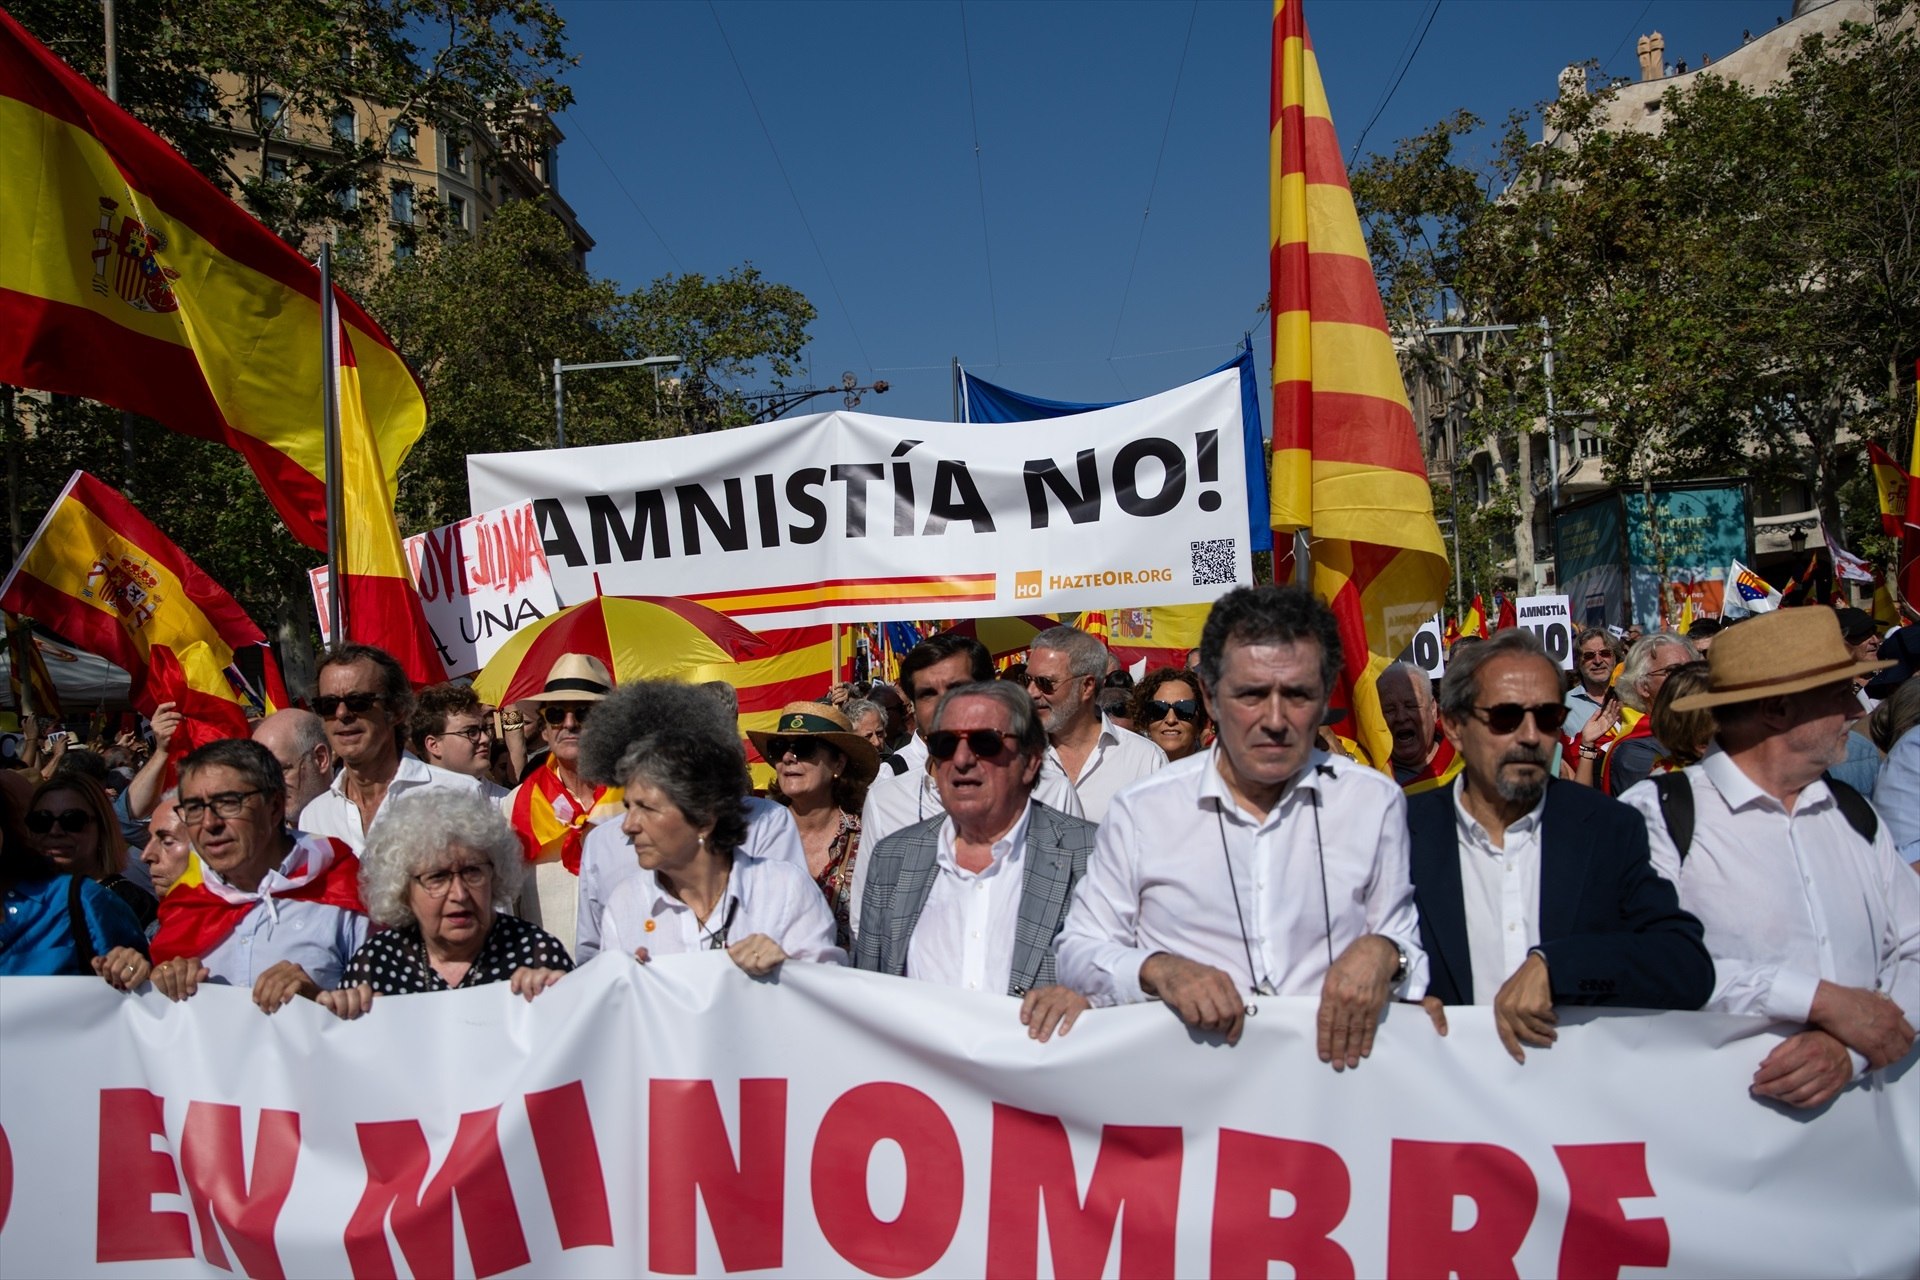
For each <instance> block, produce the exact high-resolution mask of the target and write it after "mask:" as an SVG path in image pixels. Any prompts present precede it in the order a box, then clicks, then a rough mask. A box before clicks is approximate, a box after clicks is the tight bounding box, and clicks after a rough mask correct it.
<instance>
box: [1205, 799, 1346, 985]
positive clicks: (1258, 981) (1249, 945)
mask: <svg viewBox="0 0 1920 1280" xmlns="http://www.w3.org/2000/svg"><path fill="white" fill-rule="evenodd" d="M1315 772H1317V773H1321V774H1324V775H1326V776H1327V777H1329V778H1331V777H1332V776H1333V770H1332V769H1330V768H1328V767H1327V766H1326V765H1320V766H1319V767H1318V768H1317V769H1316V770H1315ZM1308 795H1309V798H1310V799H1311V801H1312V804H1313V850H1314V853H1315V855H1316V858H1317V860H1318V862H1319V866H1320V919H1321V922H1322V923H1323V924H1324V925H1325V927H1326V944H1327V968H1329V969H1331V968H1333V899H1332V896H1331V894H1330V893H1329V891H1328V889H1327V844H1326V840H1325V838H1324V837H1323V836H1322V835H1321V832H1320V789H1319V788H1318V787H1315V788H1314V789H1313V790H1312V791H1311V792H1309V793H1308ZM1213 821H1214V825H1215V827H1216V828H1217V829H1218V830H1219V832H1220V857H1221V859H1222V861H1224V862H1225V863H1226V865H1227V887H1228V888H1230V889H1231V890H1232V891H1233V918H1234V919H1235V920H1236V921H1237V922H1238V923H1239V925H1240V948H1241V950H1242V951H1244V952H1245V953H1246V956H1247V976H1248V977H1249V978H1250V979H1252V980H1253V982H1254V988H1253V991H1254V994H1255V995H1271V994H1273V992H1274V987H1273V981H1272V979H1270V978H1262V977H1260V970H1259V969H1258V968H1256V967H1255V966H1254V963H1253V940H1252V938H1251V937H1249V936H1248V934H1247V916H1246V912H1245V911H1244V910H1242V909H1241V906H1240V882H1239V881H1238V880H1236V879H1235V878H1234V874H1233V857H1232V855H1231V854H1230V853H1229V852H1228V851H1227V821H1226V819H1225V818H1224V817H1222V816H1221V811H1220V809H1219V808H1215V809H1214V811H1213ZM1247 1012H1248V1014H1252V1013H1253V1012H1254V1009H1253V1006H1251V1005H1249V1006H1248V1007H1247Z"/></svg>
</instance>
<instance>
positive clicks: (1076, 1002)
mask: <svg viewBox="0 0 1920 1280" xmlns="http://www.w3.org/2000/svg"><path fill="white" fill-rule="evenodd" d="M927 722H928V723H930V724H931V725H932V728H931V730H930V731H929V732H928V734H927V753H928V756H929V758H930V766H929V767H930V768H931V770H932V773H933V777H934V781H935V784H936V785H937V786H938V787H939V789H940V799H941V807H942V809H943V813H942V814H941V815H940V816H938V817H933V818H929V819H927V820H926V821H924V822H920V823H917V824H915V825H913V826H911V827H908V828H907V829H906V830H904V831H899V832H896V833H894V834H893V835H891V836H889V837H888V838H887V839H885V840H882V841H881V842H880V843H879V844H878V845H877V846H874V847H872V848H871V849H869V850H868V851H867V852H866V853H864V854H862V855H861V856H862V860H863V861H865V862H867V863H868V864H869V871H868V876H867V880H866V884H865V894H866V903H865V907H864V909H863V913H862V919H863V922H864V923H863V926H862V928H861V931H860V933H859V935H858V937H857V938H856V940H855V947H854V964H855V965H857V966H858V967H860V968H862V969H870V970H873V971H874V972H877V973H891V974H894V975H896V976H905V977H908V978H916V979H919V980H921V981H924V982H937V983H940V984H942V985H945V986H950V987H959V988H961V989H962V990H968V991H991V992H999V991H1004V992H1006V993H1007V994H1008V995H1010V996H1016V997H1018V998H1020V1000H1021V1001H1022V1004H1021V1021H1022V1022H1023V1023H1025V1024H1026V1025H1027V1028H1028V1031H1029V1034H1031V1035H1032V1036H1033V1037H1034V1038H1035V1039H1038V1040H1045V1039H1047V1038H1049V1037H1050V1036H1051V1035H1052V1034H1053V1032H1054V1031H1055V1030H1056V1029H1057V1030H1058V1031H1059V1032H1060V1033H1061V1034H1062V1035H1064V1034H1066V1032H1067V1031H1068V1030H1069V1029H1070V1028H1071V1027H1072V1026H1073V1021H1074V1019H1075V1018H1076V1017H1078V1016H1079V1014H1080V1013H1081V1012H1082V1011H1083V1010H1085V1009H1086V1008H1087V1005H1088V1002H1087V1001H1086V1000H1085V999H1084V998H1082V997H1081V996H1080V995H1079V994H1078V993H1076V992H1073V991H1071V990H1068V989H1067V988H1065V987H1062V986H1059V985H1058V984H1057V983H1056V981H1055V978H1054V946H1053V944H1054V939H1055V938H1056V937H1057V936H1058V934H1059V932H1060V926H1061V924H1062V922H1063V921H1064V919H1065V917H1066V911H1067V903H1068V902H1069V900H1070V899H1071V898H1072V895H1073V887H1074V885H1075V884H1076V883H1077V882H1078V881H1079V879H1080V877H1081V876H1082V875H1083V874H1084V873H1085V871H1086V867H1087V855H1088V853H1089V852H1090V851H1091V850H1092V848H1093V839H1094V830H1095V828H1094V825H1093V824H1092V823H1090V822H1087V821H1086V820H1084V819H1082V818H1074V817H1069V816H1067V815H1066V814H1062V813H1056V812H1054V811H1053V810H1052V809H1049V808H1047V806H1045V805H1044V804H1037V803H1035V802H1034V799H1033V788H1034V783H1035V782H1036V781H1037V780H1038V779H1039V776H1040V769H1041V765H1042V762H1043V761H1044V759H1045V757H1046V751H1047V737H1046V732H1045V731H1044V730H1043V729H1042V728H1041V726H1040V722H1039V717H1038V716H1037V715H1036V714H1035V710H1034V706H1033V703H1032V701H1031V700H1030V699H1029V698H1028V697H1027V695H1026V694H1025V693H1022V692H1021V691H1020V690H1019V689H1018V688H1017V687H1015V686H1014V685H1012V684H1010V683H1008V682H1006V681H1003V680H988V681H982V682H979V683H967V684H961V685H956V686H955V687H954V688H952V689H950V690H948V691H947V693H946V694H945V695H944V696H942V697H941V699H940V702H939V704H938V705H937V707H936V708H935V710H934V712H933V714H932V715H931V716H930V717H927Z"/></svg>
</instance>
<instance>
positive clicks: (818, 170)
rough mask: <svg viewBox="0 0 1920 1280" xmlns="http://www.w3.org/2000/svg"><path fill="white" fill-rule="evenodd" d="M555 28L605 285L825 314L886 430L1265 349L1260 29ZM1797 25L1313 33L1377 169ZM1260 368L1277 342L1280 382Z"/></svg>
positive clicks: (734, 22) (1595, 16)
mask: <svg viewBox="0 0 1920 1280" xmlns="http://www.w3.org/2000/svg"><path fill="white" fill-rule="evenodd" d="M559 8H560V12H561V14H562V16H563V17H564V18H565V19H566V21H567V30H568V39H569V45H570V47H571V49H572V51H573V52H574V53H576V54H577V55H578V56H579V58H580V61H581V65H580V66H579V68H578V69H577V70H576V71H574V72H573V73H572V75H571V77H570V82H571V84H572V85H573V87H574V91H575V94H576V96H577V101H576V103H575V105H574V107H573V108H572V109H571V110H570V111H568V112H566V113H565V114H564V115H562V116H561V117H560V125H561V127H562V129H563V130H564V131H565V132H566V134H567V143H566V145H565V147H564V149H563V151H562V161H561V166H562V167H561V173H560V185H561V190H562V192H563V194H564V195H565V196H566V198H567V199H568V201H569V202H570V203H571V204H572V205H573V207H574V209H575V211H576V212H577V213H578V214H579V216H580V218H581V220H582V222H583V223H584V225H585V226H586V227H587V229H588V231H589V233H590V234H592V235H593V236H594V237H595V238H596V240H597V241H598V247H597V248H596V249H595V250H594V251H593V253H592V255H591V256H590V257H589V259H588V266H589V268H590V269H591V270H592V271H593V272H594V273H595V274H596V275H600V276H605V277H608V278H611V279H613V280H615V281H617V282H618V283H620V284H621V285H622V286H623V287H625V288H636V287H639V286H641V285H644V284H645V283H646V282H648V281H649V280H652V279H654V278H656V277H658V276H661V275H664V274H667V273H670V272H673V273H678V272H703V273H707V274H719V273H721V272H724V271H726V270H727V269H728V268H730V267H732V266H735V265H737V264H739V263H741V262H745V261H751V262H753V263H754V265H756V266H757V267H758V268H759V269H760V270H761V271H762V272H763V273H765V274H766V275H767V276H768V277H770V278H772V279H775V280H779V281H782V282H784V283H787V284H791V285H793V286H795V287H796V288H798V289H800V290H801V291H802V292H804V293H805V294H806V295H807V297H808V298H809V299H810V300H812V302H813V304H814V305H815V306H816V307H817V308H818V310H819V313H820V314H819V318H818V319H817V320H816V321H815V323H814V325H813V329H812V343H811V346H810V348H809V351H808V355H807V360H808V363H809V365H810V379H809V380H810V381H812V382H814V383H829V382H836V381H837V380H838V379H839V377H840V374H841V372H842V371H843V370H851V371H852V372H853V373H854V374H855V375H856V376H857V377H858V378H859V380H860V381H861V382H863V383H864V382H871V381H873V380H874V379H875V378H883V379H886V380H887V381H888V382H889V383H890V384H891V387H892V389H891V390H890V391H889V393H888V394H886V395H885V396H881V397H872V396H869V397H868V398H867V401H866V403H865V404H864V405H863V406H862V408H863V409H865V410H867V411H870V412H876V413H885V414H890V415H893V416H897V417H918V418H947V417H949V416H950V410H951V395H950V386H951V377H950V373H949V365H948V362H949V360H950V358H951V357H954V356H958V357H959V358H960V360H961V362H962V363H963V364H964V365H966V366H967V367H968V368H969V369H970V370H972V371H974V372H976V373H978V374H979V375H980V376H982V377H984V378H986V379H988V380H989V381H993V382H998V383H1001V384H1002V385H1006V386H1011V387H1014V388H1016V389H1018V390H1022V391H1027V392H1031V393H1033V394H1037V395H1042V396H1048V397H1051V398H1056V399H1064V400H1108V399H1124V398H1128V397H1132V396H1139V395H1146V394H1151V393H1152V392H1155V391H1159V390H1164V389H1165V388H1166V387H1169V386H1172V385H1175V384H1177V383H1180V382H1183V381H1186V380H1188V379H1190V378H1192V377H1195V376H1197V375H1199V374H1201V373H1204V372H1205V371H1206V370H1208V369H1210V368H1212V367H1213V366H1214V365H1216V364H1218V363H1220V362H1221V361H1222V360H1224V359H1226V358H1228V357H1229V356H1231V354H1232V353H1233V351H1234V349H1235V347H1236V346H1237V344H1238V342H1239V341H1240V337H1241V334H1242V333H1243V332H1244V331H1245V330H1247V329H1248V328H1250V327H1252V326H1254V325H1255V324H1256V322H1257V319H1258V317H1257V315H1256V310H1255V309H1256V307H1258V305H1259V304H1260V302H1261V300H1262V299H1263V298H1264V296H1265V293H1266V288H1267V281H1266V270H1267V265H1266V264H1267V226H1266V201H1267V194H1266V184H1267V77H1268V47H1269V19H1270V15H1271V12H1272V10H1271V6H1270V5H1269V4H1263V3H1258V2H1257V0H1256V2H1252V3H1247V2H1240V0H1231V2H1230V0H1210V2H1208V3H1201V4H1198V5H1197V6H1196V5H1195V4H1193V3H1191V2H1185V3H1149V2H1144V0H1143V2H1140V3H1129V4H1110V3H1093V2H1091V0H1089V2H1087V3H1073V4H1066V3H1057V4H1038V3H1004V2H1002V3H981V2H979V0H969V3H967V4H965V5H964V6H962V5H961V4H960V3H958V2H957V0H923V2H917V3H890V4H881V3H792V2H789V3H779V4H765V3H726V2H721V3H715V4H713V5H709V4H707V3H704V2H702V3H681V2H679V0H656V2H653V3H627V2H623V0H562V2H561V3H560V5H559ZM1790 10H1791V0H1651V2H1650V3H1649V0H1552V2H1549V0H1525V2H1523V0H1440V3H1439V6H1438V9H1437V10H1435V9H1434V8H1433V5H1432V0H1372V2H1368V3H1358V2H1350V3H1337V2H1334V0H1309V3H1308V5H1307V11H1306V12H1307V21H1308V25H1309V28H1310V30H1311V32H1312V35H1313V40H1314V45H1315V48H1316V51H1317V53H1318V55H1319V59H1320V66H1321V73H1322V76H1323V78H1324V79H1325V81H1326V85H1327V92H1328V96H1329V98H1330V100H1331V102H1332V107H1333V118H1334V124H1335V126H1336V128H1337V129H1338V131H1339V135H1340V140H1341V145H1342V147H1343V148H1345V149H1346V150H1347V151H1348V152H1351V151H1352V150H1353V149H1354V147H1355V144H1356V142H1358V141H1359V140H1360V137H1361V132H1362V130H1363V128H1365V127H1366V126H1367V124H1368V122H1369V121H1370V120H1372V121H1373V123H1372V127H1371V129H1370V131H1368V132H1367V133H1366V136H1365V140H1364V144H1363V153H1364V152H1373V151H1386V150H1389V149H1390V148H1391V147H1392V145H1393V143H1394V142H1395V140H1396V139H1398V138H1401V137H1404V136H1408V135H1410V134H1413V133H1416V132H1418V131H1419V130H1420V129H1422V128H1424V127H1425V126H1426V125H1428V124H1430V123H1432V122H1433V121H1434V120H1437V119H1438V118H1440V117H1441V116H1442V115H1444V114H1446V113H1449V112H1451V111H1454V110H1456V109H1459V108H1466V109H1468V110H1470V111H1473V112H1474V113H1475V114H1477V115H1479V116H1480V117H1481V118H1482V119H1484V120H1486V121H1488V123H1489V128H1488V130H1487V132H1486V134H1485V135H1484V136H1483V142H1484V146H1485V148H1487V149H1488V150H1490V149H1491V147H1492V146H1493V142H1494V138H1493V131H1494V128H1495V127H1497V126H1498V124H1499V123H1500V122H1501V121H1503V120H1504V119H1505V117H1506V115H1507V114H1508V112H1509V111H1511V110H1514V109H1517V108H1530V107H1532V106H1533V105H1534V104H1535V103H1536V102H1538V101H1539V100H1540V99H1543V98H1545V97H1548V96H1549V95H1551V94H1552V93H1553V92H1554V86H1555V78H1556V76H1557V75H1558V73H1559V71H1560V69H1561V68H1562V67H1564V66H1566V65H1568V64H1569V63H1573V62H1578V61H1581V60H1583V59H1588V58H1592V59H1596V60H1599V61H1600V62H1602V64H1603V66H1604V67H1605V69H1606V70H1607V71H1609V72H1611V73H1613V74H1616V75H1621V76H1633V75H1635V74H1636V71H1637V62H1636V58H1635V52H1634V42H1635V39H1636V37H1638V36H1639V35H1640V34H1642V33H1644V32H1647V31H1653V30H1658V31H1660V32H1661V33H1662V34H1663V35H1664V36H1665V38H1666V46H1667V58H1668V61H1670V62H1678V61H1680V60H1682V59H1684V60H1686V61H1687V62H1688V63H1689V64H1690V65H1694V66H1697V65H1698V63H1699V59H1700V55H1701V54H1702V53H1710V54H1712V55H1713V56H1714V57H1716V58H1718V57H1719V56H1721V55H1722V54H1724V53H1726V52H1727V51H1728V50H1730V49H1732V48H1734V47H1736V46H1738V44H1739V43H1740V38H1741V32H1742V30H1743V29H1751V30H1752V31H1753V32H1755V33H1756V34H1758V33H1760V32H1763V31H1765V30H1769V29H1771V28H1772V27H1773V26H1774V23H1775V20H1776V19H1777V18H1779V17H1783V16H1786V15H1787V14H1788V13H1789V12H1790ZM1429 17H1431V19H1432V21H1431V25H1430V26H1428V25H1427V24H1428V19H1429ZM963 22H964V36H963ZM1423 28H1424V29H1425V38H1424V40H1423V41H1422V40H1420V33H1421V31H1422V29H1423ZM1416 42H1417V43H1418V49H1417V53H1415V52H1414V47H1415V44H1416ZM1410 53H1411V54H1413V56H1412V61H1411V63H1410V64H1407V63H1406V58H1407V56H1408V55H1409V54H1410ZM1403 65H1404V68H1405V69H1404V74H1403V75H1402V74H1401V69H1402V67H1403ZM1396 78H1398V79H1399V84H1398V88H1397V89H1396V90H1394V91H1393V92H1392V96H1391V98H1390V100H1389V98H1388V93H1389V90H1390V88H1392V85H1393V82H1394V80H1395V79H1396ZM743 79H744V84H743ZM1176 82H1177V92H1176ZM1376 113H1378V119H1377V120H1374V117H1375V115H1376ZM976 138H977V140H978V146H979V152H978V159H977V161H976V153H975V149H974V148H975V141H976ZM776 156H777V158H776ZM983 203H984V210H983ZM1149 208H1150V210H1151V212H1150V214H1148V213H1147V211H1148V210H1149ZM1143 215H1146V216H1144V217H1143ZM1266 340H1267V338H1266V330H1265V329H1264V327H1262V328H1260V329H1259V330H1258V332H1257V333H1256V336H1255V348H1256V351H1258V352H1259V353H1260V356H1259V358H1260V361H1261V366H1262V370H1263V377H1264V370H1265V366H1266V353H1265V350H1264V348H1265V343H1266ZM560 354H565V353H560ZM599 376H618V375H606V374H603V375H599ZM762 385H764V384H762ZM838 403H839V401H838V398H837V397H822V398H820V399H819V400H816V401H814V402H813V404H812V405H811V406H809V408H808V409H807V410H803V412H813V411H818V410H823V409H827V408H834V407H837V406H838ZM1264 412H1265V408H1264V407H1263V413H1264Z"/></svg>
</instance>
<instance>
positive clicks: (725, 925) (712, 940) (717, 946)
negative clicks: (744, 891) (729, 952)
mask: <svg viewBox="0 0 1920 1280" xmlns="http://www.w3.org/2000/svg"><path fill="white" fill-rule="evenodd" d="M739 910H740V899H738V898H731V899H729V900H728V901H727V917H726V919H724V920H722V921H721V922H720V927H719V928H718V929H715V930H714V931H713V932H712V933H709V934H707V950H709V951H725V950H726V949H727V931H728V930H729V929H731V928H733V917H734V913H735V912H737V911H739Z"/></svg>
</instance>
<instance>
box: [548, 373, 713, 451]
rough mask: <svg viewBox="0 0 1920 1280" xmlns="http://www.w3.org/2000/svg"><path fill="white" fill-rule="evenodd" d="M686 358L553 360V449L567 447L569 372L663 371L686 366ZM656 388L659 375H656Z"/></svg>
mask: <svg viewBox="0 0 1920 1280" xmlns="http://www.w3.org/2000/svg"><path fill="white" fill-rule="evenodd" d="M686 359H687V358H686V357H685V356H643V357H642V358H640V359H638V360H596V361H592V362H590V363H587V364H561V363H560V357H559V356H555V357H554V358H553V447H554V448H556V449H564V448H566V447H567V406H566V401H565V399H564V398H563V395H562V388H563V386H564V385H565V377H566V374H567V372H568V371H569V370H580V369H661V368H664V367H667V366H671V365H676V364H685V363H686ZM654 378H655V384H654V385H655V386H656V388H657V387H658V385H659V382H658V379H659V374H657V373H656V374H655V375H654Z"/></svg>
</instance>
